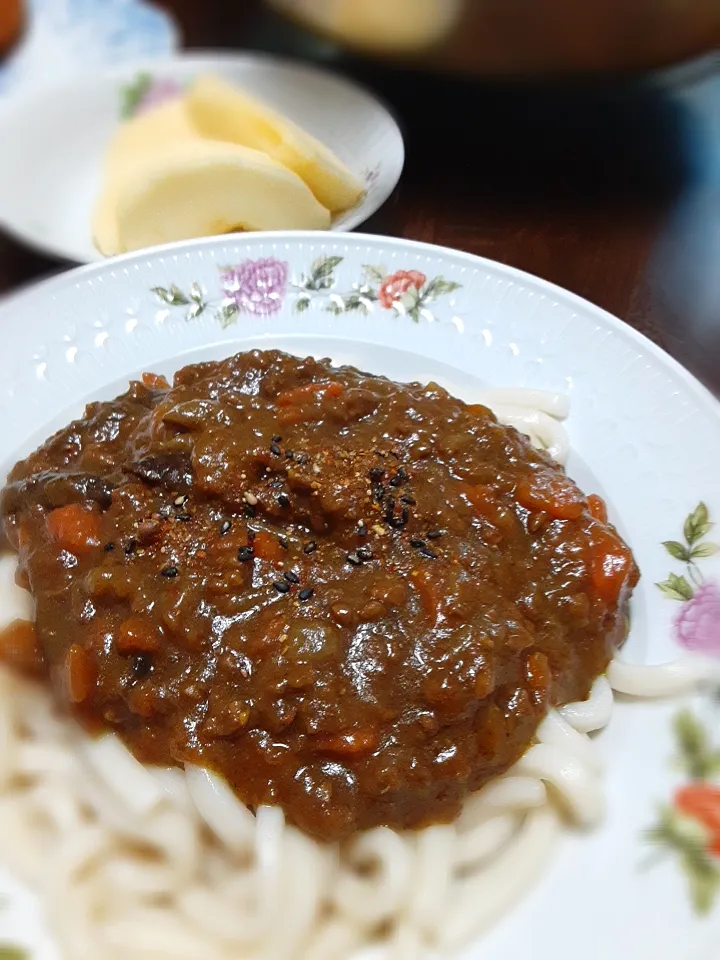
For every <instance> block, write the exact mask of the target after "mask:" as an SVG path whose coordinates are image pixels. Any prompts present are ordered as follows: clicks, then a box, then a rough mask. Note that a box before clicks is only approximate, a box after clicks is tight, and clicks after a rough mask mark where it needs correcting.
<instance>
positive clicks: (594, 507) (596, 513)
mask: <svg viewBox="0 0 720 960" xmlns="http://www.w3.org/2000/svg"><path fill="white" fill-rule="evenodd" d="M587 502H588V510H589V511H590V516H591V517H594V519H595V520H599V521H600V523H607V520H608V512H607V506H606V504H605V501H604V500H603V498H602V497H599V496H598V495H597V494H596V493H591V494H590V495H589V496H588V498H587Z"/></svg>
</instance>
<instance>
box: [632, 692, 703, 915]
mask: <svg viewBox="0 0 720 960" xmlns="http://www.w3.org/2000/svg"><path fill="white" fill-rule="evenodd" d="M674 732H675V740H676V745H677V754H676V756H675V757H674V761H675V763H674V765H675V766H676V767H680V769H681V770H682V772H683V774H684V775H685V778H686V779H685V782H684V783H682V784H681V785H680V786H679V787H677V789H676V790H675V792H674V793H673V796H672V798H671V800H670V802H669V803H666V804H663V805H662V806H661V807H660V809H659V813H658V819H657V821H656V822H655V824H654V825H653V826H652V827H651V828H650V829H649V830H648V831H647V834H646V839H647V840H648V842H650V843H652V844H654V845H655V847H656V848H657V852H658V853H659V854H663V853H665V854H667V853H672V854H674V855H675V857H676V858H677V862H678V864H679V866H680V867H681V869H682V871H683V873H684V874H685V876H686V877H687V880H688V887H689V893H690V898H691V902H692V905H693V908H694V910H695V911H696V912H697V913H698V914H705V913H708V912H709V911H710V910H711V909H712V907H713V906H714V905H715V903H716V902H717V896H718V892H719V891H720V749H718V748H717V747H716V746H714V745H713V744H712V743H711V740H710V737H709V734H708V732H707V730H706V729H705V727H704V726H703V724H702V723H701V722H700V721H699V720H698V718H697V717H696V716H695V715H694V714H693V713H692V712H691V711H690V710H683V711H682V712H681V713H679V714H678V715H677V717H676V718H675V723H674Z"/></svg>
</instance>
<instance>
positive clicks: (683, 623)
mask: <svg viewBox="0 0 720 960" xmlns="http://www.w3.org/2000/svg"><path fill="white" fill-rule="evenodd" d="M675 636H676V639H677V642H678V643H679V644H680V646H681V647H684V648H685V649H686V650H695V651H697V652H699V653H709V654H711V655H714V656H716V657H717V656H720V589H718V586H717V584H715V583H704V584H703V585H702V586H701V587H698V589H697V590H696V591H695V596H694V597H693V598H692V599H691V600H688V601H687V602H686V603H684V604H683V605H682V607H681V608H680V612H679V613H678V615H677V617H676V619H675Z"/></svg>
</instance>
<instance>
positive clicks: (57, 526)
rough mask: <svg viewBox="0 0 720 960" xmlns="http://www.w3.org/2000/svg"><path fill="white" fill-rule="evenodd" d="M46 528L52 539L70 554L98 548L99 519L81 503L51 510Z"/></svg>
mask: <svg viewBox="0 0 720 960" xmlns="http://www.w3.org/2000/svg"><path fill="white" fill-rule="evenodd" d="M47 527H48V532H49V534H50V536H51V537H52V539H53V540H55V541H56V542H57V543H59V544H60V546H61V547H64V548H65V550H69V551H70V553H85V552H87V551H88V550H92V549H93V547H98V546H100V517H99V516H98V514H97V513H95V512H94V511H93V510H92V509H89V508H88V507H86V506H84V505H83V504H81V503H69V504H68V505H67V506H66V507H57V508H56V509H55V510H51V511H50V513H49V514H48V515H47Z"/></svg>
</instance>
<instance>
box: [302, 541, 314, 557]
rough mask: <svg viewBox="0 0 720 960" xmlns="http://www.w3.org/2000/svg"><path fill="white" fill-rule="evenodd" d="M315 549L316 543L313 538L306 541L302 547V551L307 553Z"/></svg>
mask: <svg viewBox="0 0 720 960" xmlns="http://www.w3.org/2000/svg"><path fill="white" fill-rule="evenodd" d="M316 550H317V544H316V543H315V541H314V540H311V541H310V542H309V543H306V544H305V546H304V547H303V553H307V554H310V553H315V551H316Z"/></svg>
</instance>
